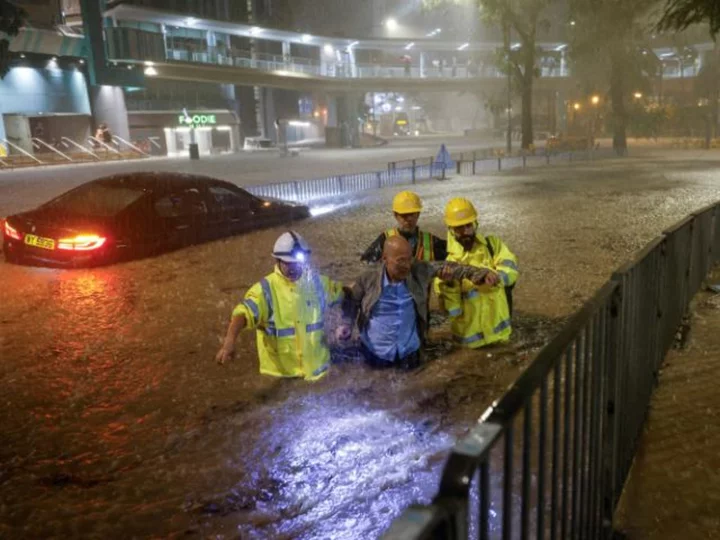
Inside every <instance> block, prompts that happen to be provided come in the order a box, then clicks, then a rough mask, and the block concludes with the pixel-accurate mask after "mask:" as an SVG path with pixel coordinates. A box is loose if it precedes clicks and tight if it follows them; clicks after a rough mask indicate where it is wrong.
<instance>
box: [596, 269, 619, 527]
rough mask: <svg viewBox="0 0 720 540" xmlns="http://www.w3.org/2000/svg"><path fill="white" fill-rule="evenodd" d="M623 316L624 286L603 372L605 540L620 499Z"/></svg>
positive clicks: (613, 304) (613, 308) (614, 309)
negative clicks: (619, 432) (618, 413)
mask: <svg viewBox="0 0 720 540" xmlns="http://www.w3.org/2000/svg"><path fill="white" fill-rule="evenodd" d="M622 312H623V298H622V290H621V287H620V283H618V286H617V288H616V289H615V292H614V293H613V295H612V298H611V300H610V306H609V313H608V328H607V332H606V333H605V350H606V351H607V354H606V358H605V365H604V368H603V379H604V383H605V388H606V389H607V396H606V400H607V401H606V402H605V403H604V411H603V433H604V434H605V437H604V439H603V448H602V449H601V451H602V463H603V468H602V478H601V496H602V501H603V502H602V528H603V530H604V531H605V535H604V538H610V536H611V532H612V528H613V514H614V513H615V505H616V502H617V498H618V493H617V484H616V482H617V473H616V471H617V458H618V415H617V414H616V413H617V407H618V400H619V399H620V386H619V383H620V380H621V379H620V377H619V376H618V371H619V369H620V366H619V363H620V361H621V359H622V356H621V355H622V344H621V343H620V340H621V339H622V335H623V331H622Z"/></svg>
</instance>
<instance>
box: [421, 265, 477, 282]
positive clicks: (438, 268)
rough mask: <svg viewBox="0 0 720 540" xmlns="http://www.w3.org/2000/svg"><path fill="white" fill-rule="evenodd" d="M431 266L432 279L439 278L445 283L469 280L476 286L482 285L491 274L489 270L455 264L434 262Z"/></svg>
mask: <svg viewBox="0 0 720 540" xmlns="http://www.w3.org/2000/svg"><path fill="white" fill-rule="evenodd" d="M428 264H429V265H430V266H431V269H432V270H431V276H430V277H431V278H433V277H438V278H440V279H441V280H443V281H462V280H463V279H467V280H469V281H472V282H473V283H474V284H475V285H482V284H484V283H485V280H486V278H487V276H488V274H489V273H490V270H489V269H488V268H480V267H477V266H469V265H465V264H458V263H455V262H433V263H428Z"/></svg>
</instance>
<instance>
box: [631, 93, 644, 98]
mask: <svg viewBox="0 0 720 540" xmlns="http://www.w3.org/2000/svg"><path fill="white" fill-rule="evenodd" d="M633 96H635V99H642V97H643V95H642V92H635V93H634V94H633Z"/></svg>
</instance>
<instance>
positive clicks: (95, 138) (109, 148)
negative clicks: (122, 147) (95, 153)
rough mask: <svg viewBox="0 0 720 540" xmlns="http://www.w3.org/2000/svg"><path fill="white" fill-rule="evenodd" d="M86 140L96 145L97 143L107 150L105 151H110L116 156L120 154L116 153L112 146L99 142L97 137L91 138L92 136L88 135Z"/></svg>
mask: <svg viewBox="0 0 720 540" xmlns="http://www.w3.org/2000/svg"><path fill="white" fill-rule="evenodd" d="M88 139H90V140H91V141H95V142H96V143H99V144H100V146H104V147H105V148H107V149H108V150H110V151H111V152H115V153H116V154H119V153H120V152H118V151H117V150H116V149H115V148H113V147H112V146H110V145H108V144H106V143H104V142H103V141H101V140H100V139H98V138H97V137H93V136H92V135H90V136H89V137H88Z"/></svg>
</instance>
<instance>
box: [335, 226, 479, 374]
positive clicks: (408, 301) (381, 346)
mask: <svg viewBox="0 0 720 540" xmlns="http://www.w3.org/2000/svg"><path fill="white" fill-rule="evenodd" d="M487 275H488V271H487V270H486V269H482V268H477V267H473V266H462V265H459V264H456V263H447V262H426V261H418V260H416V259H415V258H414V257H413V251H412V247H411V246H410V243H409V242H408V241H407V240H406V239H405V238H403V237H402V236H392V237H390V238H388V239H387V241H386V242H385V245H384V247H383V255H382V265H380V266H378V267H377V268H375V269H373V270H368V271H367V272H366V273H365V274H363V275H362V276H361V277H360V278H359V279H358V280H357V281H356V282H355V283H354V285H353V286H352V287H351V298H350V304H351V308H350V310H349V311H350V315H351V317H352V318H353V319H355V316H357V322H358V328H359V330H360V347H361V349H362V352H363V355H364V356H365V358H366V359H367V361H368V363H369V364H370V365H372V366H374V367H400V368H404V369H412V368H414V367H417V366H418V365H420V363H421V349H422V345H423V344H424V342H425V338H426V334H427V328H428V295H429V292H430V286H431V284H432V280H433V279H434V278H435V277H442V278H443V279H451V280H463V279H467V280H469V281H470V282H472V283H475V284H477V285H481V284H483V283H485V277H486V276H487ZM358 312H359V314H358ZM341 334H344V336H343V337H347V334H348V332H347V330H346V329H345V331H344V332H341Z"/></svg>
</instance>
